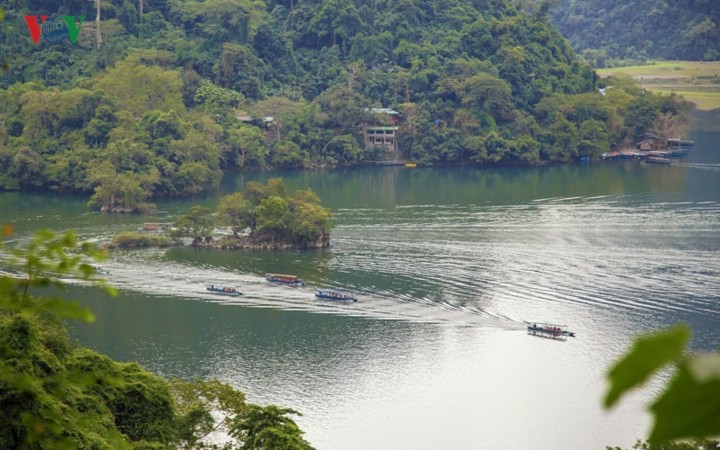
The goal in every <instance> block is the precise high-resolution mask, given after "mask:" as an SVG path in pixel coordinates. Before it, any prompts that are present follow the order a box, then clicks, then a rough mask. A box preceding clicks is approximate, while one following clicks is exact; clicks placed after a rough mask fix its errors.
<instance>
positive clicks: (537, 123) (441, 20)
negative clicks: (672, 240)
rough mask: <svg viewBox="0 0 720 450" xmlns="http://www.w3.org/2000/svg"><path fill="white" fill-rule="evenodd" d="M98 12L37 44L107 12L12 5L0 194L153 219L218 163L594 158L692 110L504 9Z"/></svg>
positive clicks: (113, 3)
mask: <svg viewBox="0 0 720 450" xmlns="http://www.w3.org/2000/svg"><path fill="white" fill-rule="evenodd" d="M98 5H100V6H99V11H100V18H101V21H100V23H93V22H92V21H90V20H88V21H85V22H84V26H83V28H82V30H81V32H80V35H79V37H78V40H77V43H71V42H70V41H69V40H64V41H62V42H60V43H51V42H43V41H41V42H39V43H38V44H37V45H36V44H34V43H33V42H32V40H31V39H30V38H29V36H25V37H24V38H22V39H17V38H16V36H15V34H14V33H16V32H17V29H18V28H19V29H23V30H24V29H25V28H23V27H24V26H25V25H24V20H23V15H25V14H28V13H32V14H48V15H54V14H70V15H85V16H86V17H95V16H96V5H95V4H92V3H88V2H69V3H67V2H65V3H57V2H51V1H40V2H36V3H34V4H33V10H32V11H31V12H29V11H25V10H23V9H21V8H20V7H18V6H13V7H12V8H10V7H8V9H7V11H6V22H8V23H12V24H17V27H5V28H3V29H2V30H0V34H2V36H3V39H0V42H2V44H0V50H1V51H0V53H2V54H11V55H13V58H12V61H10V63H11V64H9V66H8V69H7V71H6V73H5V76H4V78H3V79H2V80H0V188H2V189H51V190H55V191H61V192H86V193H88V194H89V195H91V199H90V205H91V206H92V207H95V208H98V209H100V210H103V211H109V212H131V211H132V212H142V211H147V210H151V209H152V205H151V204H149V203H148V202H149V200H150V199H152V198H157V197H168V196H188V195H193V194H197V193H200V192H205V191H208V190H212V189H215V188H217V187H218V185H219V181H220V178H221V176H222V173H223V170H236V169H240V170H264V169H268V168H314V167H334V166H340V165H353V164H360V163H363V162H364V161H371V160H409V161H413V162H415V163H418V164H421V165H423V164H424V165H436V164H473V165H488V164H544V163H558V162H570V161H576V160H578V159H579V158H581V157H591V158H593V157H597V156H598V155H600V154H601V153H602V152H605V151H607V150H608V149H609V148H610V147H611V146H612V145H614V144H617V143H620V142H623V141H627V142H632V141H633V140H634V139H636V138H639V137H640V136H642V134H643V133H645V132H647V131H650V130H651V129H652V128H653V127H654V126H655V123H656V120H658V119H661V118H662V117H665V116H667V115H682V114H685V113H686V111H687V105H686V104H685V103H684V102H683V101H682V100H681V99H680V98H678V97H677V96H664V97H663V96H659V95H642V93H641V92H640V91H639V90H638V89H637V88H636V87H635V86H632V85H626V84H622V83H620V84H616V83H615V80H605V81H602V82H599V79H598V76H597V74H596V73H595V72H594V71H593V70H592V69H591V67H590V66H588V65H586V64H584V63H582V62H581V61H580V60H579V59H578V58H577V57H576V56H575V54H574V53H573V51H572V49H571V48H570V47H569V45H568V44H567V42H566V41H565V40H564V39H563V38H562V37H561V36H560V35H559V34H558V33H557V32H556V31H555V29H554V26H553V25H552V24H550V23H549V22H548V19H547V14H544V13H541V12H542V11H534V12H533V11H530V12H523V11H521V10H519V9H518V8H517V7H516V6H515V5H514V4H513V3H511V2H509V1H506V0H484V1H478V2H467V1H460V0H452V1H448V0H411V1H407V2H395V1H378V2H371V3H367V2H362V1H359V0H342V1H324V0H310V1H306V2H299V3H296V2H293V1H290V2H286V1H279V0H266V1H264V2H257V1H249V0H208V1H206V2H203V3H197V2H195V1H191V0H178V1H174V2H164V1H160V2H144V1H143V0H138V1H137V2H136V1H121V0H105V1H103V2H102V3H101V4H100V3H98ZM98 27H99V28H98ZM98 30H100V31H99V32H98ZM98 36H100V37H101V39H98ZM610 86H612V87H613V88H614V89H606V90H605V91H604V92H605V94H604V95H603V94H601V93H600V91H599V88H602V87H606V88H607V87H610Z"/></svg>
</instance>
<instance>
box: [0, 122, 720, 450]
mask: <svg viewBox="0 0 720 450" xmlns="http://www.w3.org/2000/svg"><path fill="white" fill-rule="evenodd" d="M691 137H692V138H693V139H695V142H696V145H695V148H694V149H693V150H692V151H691V153H690V155H689V156H688V157H687V158H685V159H683V160H680V161H679V162H676V163H674V164H673V165H671V166H657V165H645V164H640V163H636V162H629V163H610V164H594V165H590V166H563V167H544V168H527V169H516V168H512V169H474V168H473V169H471V168H464V169H463V168H434V169H431V168H428V169H407V168H404V167H402V168H384V169H374V168H373V169H356V170H347V171H339V170H338V171H325V172H283V173H271V174H267V173H265V174H229V175H226V177H225V179H224V182H223V187H222V192H218V193H216V194H213V195H210V196H207V197H202V198H198V199H195V200H194V201H189V200H188V201H174V202H159V203H158V207H159V213H158V215H157V216H155V217H151V218H148V217H127V216H108V215H101V214H99V213H95V212H90V211H89V210H88V209H87V208H86V206H85V202H86V200H87V199H85V198H81V197H67V196H51V195H43V194H18V193H0V216H1V217H0V218H1V219H2V220H8V219H10V220H11V221H13V223H14V224H15V229H16V239H23V238H25V237H27V236H28V235H29V234H30V232H31V231H32V230H34V229H37V228H44V227H49V228H53V229H56V230H65V229H75V230H78V232H79V233H80V235H81V236H82V237H84V238H88V239H97V240H105V239H108V238H110V237H111V236H112V235H113V234H114V233H115V232H117V231H120V230H124V229H133V228H135V227H137V226H138V225H140V224H141V223H142V222H147V221H171V220H173V219H175V218H176V217H177V216H178V215H179V214H181V213H182V212H184V211H185V210H186V209H187V208H188V207H189V206H190V205H191V204H192V203H193V202H195V203H200V204H204V205H206V206H208V207H211V208H214V207H215V205H216V203H217V198H218V197H219V196H220V195H224V194H227V193H230V192H234V191H235V190H239V189H242V187H243V185H244V184H245V183H246V182H248V181H250V180H265V179H267V178H269V177H271V176H282V177H283V178H285V180H286V183H287V185H288V186H289V187H290V188H291V189H294V188H303V187H306V186H310V187H312V188H313V189H314V190H315V191H316V192H318V194H319V195H320V197H321V198H322V199H323V202H324V203H325V205H326V206H328V207H329V208H330V209H331V210H332V211H333V213H334V214H335V222H336V228H335V230H334V233H333V245H332V247H331V248H330V249H328V250H325V251H310V252H223V251H207V250H193V249H189V248H176V249H170V250H142V251H118V252H113V253H112V254H111V255H110V259H109V261H108V263H107V266H108V267H109V268H110V269H111V275H110V276H109V280H110V281H111V282H112V283H113V284H115V285H116V286H118V287H119V288H120V292H121V294H120V296H119V297H117V298H113V299H110V298H105V297H104V296H102V295H100V294H98V293H97V291H95V290H92V289H89V288H82V287H74V288H72V290H71V291H72V293H73V294H74V295H75V296H77V297H79V298H82V299H83V301H84V302H85V303H87V304H88V305H90V306H91V308H92V309H93V311H94V312H95V314H96V316H97V321H96V322H95V323H94V324H91V325H85V324H80V325H75V331H74V335H75V336H76V337H77V338H78V339H79V341H80V342H81V343H82V344H84V345H87V346H89V347H91V348H94V349H97V350H99V351H101V352H103V353H106V354H108V355H110V356H111V357H113V358H115V359H118V360H123V361H138V362H140V363H141V364H142V365H144V366H145V367H146V368H148V369H150V370H152V371H155V372H157V373H160V374H162V375H165V376H173V377H185V378H194V377H216V378H219V379H221V380H223V381H225V382H228V383H230V384H232V385H233V386H235V387H237V388H239V389H241V390H243V391H245V392H246V393H247V396H248V399H249V401H252V402H255V403H260V404H267V403H276V404H281V405H284V406H288V407H292V408H295V409H297V410H299V411H301V412H302V413H303V416H302V417H299V418H297V422H298V424H299V425H300V426H301V428H303V430H305V431H306V438H307V439H308V440H309V441H310V442H311V443H312V444H313V445H314V446H316V447H317V448H318V449H320V450H335V449H339V450H356V449H357V450H367V449H525V448H530V447H532V448H536V449H558V448H573V449H604V448H605V446H606V445H613V446H614V445H620V446H624V447H626V448H627V447H630V446H631V445H632V444H633V443H634V441H635V439H636V438H638V437H643V436H646V435H647V432H648V429H649V426H650V425H651V422H650V420H651V419H650V417H649V416H648V415H647V414H646V412H645V408H646V405H647V403H648V402H649V401H650V400H651V399H652V397H653V396H654V395H655V394H656V393H657V390H658V389H659V386H660V382H661V381H662V380H658V381H656V382H654V383H651V385H649V386H647V387H646V388H645V389H643V390H641V391H638V392H637V393H635V394H633V395H631V396H629V397H628V398H627V399H625V400H624V401H623V402H622V403H621V404H620V405H619V407H617V408H616V409H614V410H612V411H610V412H606V411H604V410H603V409H602V407H601V402H602V396H603V394H604V391H605V389H606V382H605V374H606V372H607V369H608V367H609V365H610V364H612V362H613V361H614V360H615V359H617V358H618V356H620V355H621V354H622V353H623V352H624V350H626V349H627V348H628V346H629V344H630V343H631V341H632V339H633V337H634V336H635V335H636V334H637V333H640V332H647V331H651V330H656V329H659V328H662V327H665V326H668V325H670V324H673V323H675V322H678V321H683V322H686V323H689V324H690V325H692V327H693V330H694V337H693V342H692V347H693V349H695V350H708V351H709V350H714V349H715V348H717V346H718V343H719V342H720V133H704V132H699V131H696V132H695V133H693V134H692V136H691ZM265 272H286V273H294V274H297V275H299V276H301V277H303V278H305V279H306V280H308V286H306V287H305V288H302V289H293V288H286V287H281V286H270V285H268V284H267V283H265V281H264V278H263V274H264V273H265ZM206 282H216V283H224V284H233V285H236V286H238V287H239V288H240V289H241V290H242V291H243V292H244V293H245V295H244V296H242V297H240V298H238V299H230V300H228V299H225V298H219V297H215V296H212V295H207V294H205V293H204V292H203V291H204V285H205V283H206ZM315 287H335V288H342V289H349V290H353V291H355V292H356V293H357V294H358V295H359V298H360V300H359V301H358V302H357V303H354V304H333V303H329V302H323V301H319V300H316V299H315V298H314V296H313V292H314V288H315ZM523 320H529V321H549V322H556V323H566V324H568V325H569V326H570V328H571V329H572V330H574V331H576V332H577V337H576V338H574V339H570V340H568V341H567V342H556V341H553V340H549V339H541V338H536V337H532V336H528V335H527V334H526V333H525V329H524V324H523V323H522V321H523Z"/></svg>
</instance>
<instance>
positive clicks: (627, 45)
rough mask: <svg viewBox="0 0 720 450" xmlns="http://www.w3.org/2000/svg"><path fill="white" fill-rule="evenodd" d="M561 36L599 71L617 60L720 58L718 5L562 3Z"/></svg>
mask: <svg viewBox="0 0 720 450" xmlns="http://www.w3.org/2000/svg"><path fill="white" fill-rule="evenodd" d="M551 11H552V16H553V20H554V22H555V24H556V25H557V27H558V29H559V31H560V33H561V34H562V35H563V36H565V37H566V38H567V39H568V40H570V42H571V44H572V46H573V48H574V49H575V50H576V51H577V52H578V53H580V54H582V55H583V56H584V57H585V58H586V59H587V60H588V61H591V62H592V63H593V64H594V65H595V67H598V68H600V67H605V66H606V65H608V64H609V63H612V61H613V60H614V59H622V60H634V61H642V60H645V59H648V58H659V59H682V60H692V61H716V60H718V59H720V2H718V1H717V0H645V1H642V2H628V1H618V0H558V1H556V2H555V7H554V8H552V9H551Z"/></svg>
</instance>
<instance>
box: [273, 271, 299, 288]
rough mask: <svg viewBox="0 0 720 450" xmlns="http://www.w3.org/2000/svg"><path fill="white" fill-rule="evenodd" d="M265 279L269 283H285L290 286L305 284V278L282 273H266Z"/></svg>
mask: <svg viewBox="0 0 720 450" xmlns="http://www.w3.org/2000/svg"><path fill="white" fill-rule="evenodd" d="M265 279H266V280H267V281H268V282H270V283H280V284H287V285H290V286H305V280H302V279H300V278H298V277H297V275H287V274H284V273H266V274H265Z"/></svg>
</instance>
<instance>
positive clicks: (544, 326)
mask: <svg viewBox="0 0 720 450" xmlns="http://www.w3.org/2000/svg"><path fill="white" fill-rule="evenodd" d="M525 323H526V324H527V332H528V334H530V335H533V336H539V337H545V338H550V339H557V340H565V339H567V338H568V337H575V332H573V331H569V330H568V327H567V325H557V324H554V323H540V322H525Z"/></svg>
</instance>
